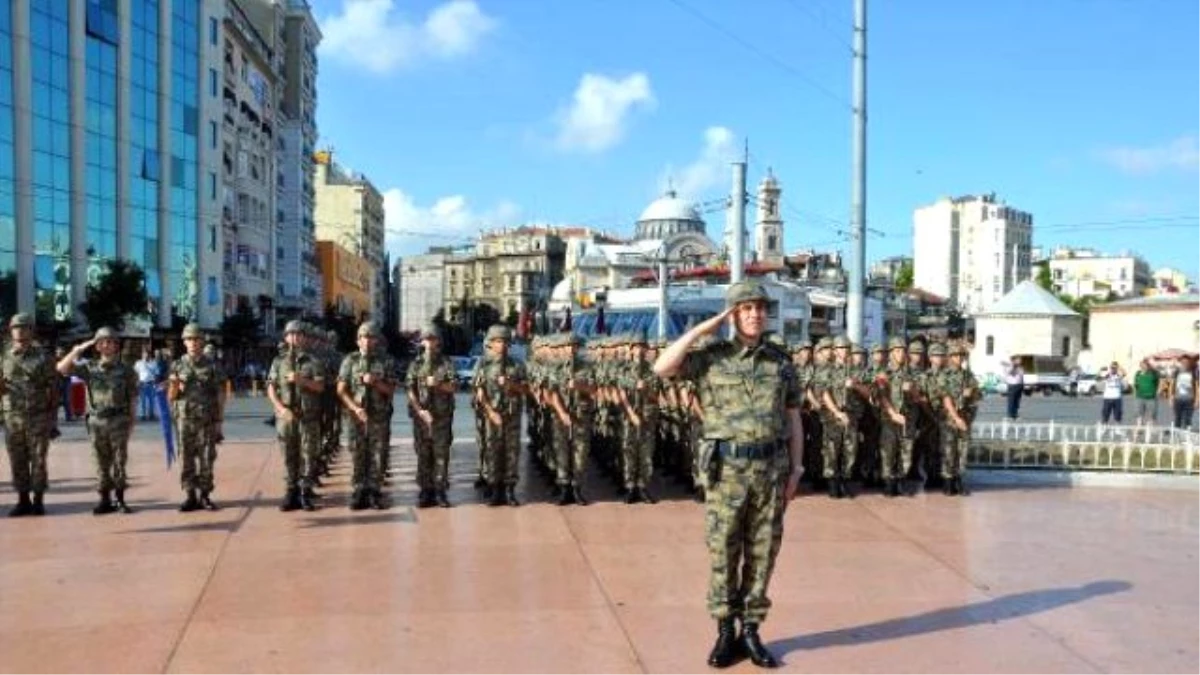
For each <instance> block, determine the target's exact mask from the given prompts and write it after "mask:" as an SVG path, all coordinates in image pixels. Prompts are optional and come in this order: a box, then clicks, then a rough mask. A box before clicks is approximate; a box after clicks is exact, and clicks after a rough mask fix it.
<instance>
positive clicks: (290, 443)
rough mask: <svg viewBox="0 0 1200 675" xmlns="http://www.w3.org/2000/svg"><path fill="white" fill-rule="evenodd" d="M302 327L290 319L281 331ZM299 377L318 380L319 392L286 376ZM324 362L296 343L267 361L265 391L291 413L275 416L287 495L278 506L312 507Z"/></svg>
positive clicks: (322, 407)
mask: <svg viewBox="0 0 1200 675" xmlns="http://www.w3.org/2000/svg"><path fill="white" fill-rule="evenodd" d="M302 330H303V327H302V326H301V325H300V322H299V321H290V322H288V324H287V326H285V328H284V333H285V334H289V335H291V334H294V335H299V334H300V333H301V332H302ZM292 375H295V376H298V377H303V378H304V379H307V380H311V381H313V382H316V383H319V384H320V385H321V387H322V391H321V392H319V393H318V392H314V391H311V390H309V389H307V388H305V387H303V386H302V385H300V384H297V383H294V382H288V377H289V376H292ZM327 379H328V378H327V377H326V370H325V362H324V361H323V360H322V359H321V357H320V355H318V354H314V353H311V352H309V351H306V350H304V349H301V348H300V347H299V346H295V347H291V346H289V347H287V348H286V349H285V350H284V351H282V352H280V353H279V355H278V356H276V357H275V360H274V361H273V362H272V363H271V369H270V371H268V373H267V386H268V393H272V392H273V393H274V398H276V399H277V400H278V401H279V403H280V404H281V405H283V407H285V408H287V409H288V410H289V411H290V412H291V419H287V418H285V417H282V416H276V419H275V432H276V434H277V437H278V439H279V450H280V452H281V453H282V454H283V464H284V467H285V469H286V474H285V476H284V487H285V488H286V489H287V496H286V497H285V498H284V503H283V505H282V507H281V508H282V509H283V510H285V511H291V510H294V509H296V508H303V509H304V510H306V511H311V510H313V508H315V507H314V505H313V503H312V496H313V495H312V488H313V484H314V482H315V481H316V479H317V474H318V472H319V471H320V462H321V440H322V439H321V432H322V426H321V424H322V419H323V416H324V414H325V393H324V389H325V382H326V381H327Z"/></svg>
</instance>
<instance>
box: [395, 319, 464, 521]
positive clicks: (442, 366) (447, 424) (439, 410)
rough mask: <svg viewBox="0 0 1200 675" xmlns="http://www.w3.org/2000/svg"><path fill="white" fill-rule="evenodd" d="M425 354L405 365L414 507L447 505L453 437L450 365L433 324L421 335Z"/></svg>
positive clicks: (451, 366) (451, 375)
mask: <svg viewBox="0 0 1200 675" xmlns="http://www.w3.org/2000/svg"><path fill="white" fill-rule="evenodd" d="M421 342H422V344H423V345H424V347H425V353H424V354H422V355H421V356H420V357H418V358H417V360H416V361H414V362H413V363H412V364H411V365H409V367H408V386H407V392H408V414H409V417H410V418H412V425H413V445H414V446H415V447H416V451H417V486H418V487H419V488H420V489H421V492H420V495H419V496H418V497H417V506H418V507H420V508H426V507H430V506H433V505H434V504H436V505H438V506H441V507H442V508H449V507H450V500H449V498H447V496H446V490H448V489H449V488H450V479H449V472H450V444H451V442H453V440H454V436H453V432H452V428H453V424H454V392H455V389H456V386H455V385H456V377H455V372H454V364H453V363H452V362H451V361H450V358H449V357H447V356H446V355H445V354H443V353H442V341H441V336H439V335H438V333H437V329H436V328H435V327H433V326H430V327H429V328H426V329H425V332H424V333H422V334H421Z"/></svg>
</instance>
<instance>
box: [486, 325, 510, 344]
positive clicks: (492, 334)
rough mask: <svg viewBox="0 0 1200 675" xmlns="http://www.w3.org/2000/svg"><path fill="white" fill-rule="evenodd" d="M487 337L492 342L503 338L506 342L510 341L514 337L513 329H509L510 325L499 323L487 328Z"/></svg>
mask: <svg viewBox="0 0 1200 675" xmlns="http://www.w3.org/2000/svg"><path fill="white" fill-rule="evenodd" d="M486 339H487V341H488V342H491V341H492V340H503V341H504V342H508V341H509V340H511V339H512V331H510V330H509V329H508V326H502V325H499V324H497V325H495V326H492V327H491V328H489V329H488V330H487V338H486Z"/></svg>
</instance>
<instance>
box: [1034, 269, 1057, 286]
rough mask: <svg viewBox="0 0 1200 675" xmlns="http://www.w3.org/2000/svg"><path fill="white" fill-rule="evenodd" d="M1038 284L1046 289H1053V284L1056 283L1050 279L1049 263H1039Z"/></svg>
mask: <svg viewBox="0 0 1200 675" xmlns="http://www.w3.org/2000/svg"><path fill="white" fill-rule="evenodd" d="M1037 285H1038V286H1041V287H1042V288H1044V289H1046V290H1047V291H1053V288H1052V286H1053V285H1054V283H1053V281H1052V280H1051V279H1050V266H1049V265H1038V268H1037Z"/></svg>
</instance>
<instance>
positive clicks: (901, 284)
mask: <svg viewBox="0 0 1200 675" xmlns="http://www.w3.org/2000/svg"><path fill="white" fill-rule="evenodd" d="M894 286H895V288H896V290H897V291H900V292H904V291H908V290H911V289H912V287H913V264H912V261H911V260H908V261H905V263H904V264H903V265H901V266H900V269H899V270H897V271H896V282H895V284H894Z"/></svg>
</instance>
